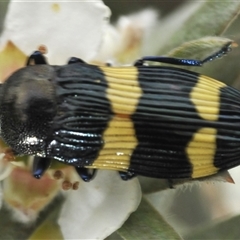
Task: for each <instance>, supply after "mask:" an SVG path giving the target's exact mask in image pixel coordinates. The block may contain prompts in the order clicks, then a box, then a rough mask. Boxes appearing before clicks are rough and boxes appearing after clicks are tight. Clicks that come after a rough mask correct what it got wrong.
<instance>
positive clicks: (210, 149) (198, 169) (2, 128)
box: [0, 42, 240, 181]
mask: <svg viewBox="0 0 240 240" xmlns="http://www.w3.org/2000/svg"><path fill="white" fill-rule="evenodd" d="M230 46H231V42H229V43H228V44H226V45H225V46H224V47H223V48H222V49H221V50H220V51H218V52H216V53H214V54H212V55H211V56H209V57H207V58H206V59H204V60H202V61H198V60H193V59H177V58H169V57H144V58H142V59H140V60H138V61H136V63H135V64H134V66H129V67H111V66H96V65H91V64H88V63H85V62H84V61H82V60H81V59H78V58H71V59H70V60H69V62H68V64H67V65H64V66H51V65H48V64H47V62H46V60H45V58H44V57H43V55H42V53H41V52H40V51H35V52H34V53H33V54H32V55H31V56H30V57H29V59H28V62H27V65H28V66H26V67H24V68H22V69H20V70H18V71H16V72H15V73H13V74H12V75H11V76H10V77H9V78H8V79H7V80H6V81H5V82H4V83H3V84H1V89H0V135H1V138H2V139H3V140H4V141H5V142H6V143H7V144H8V145H9V146H10V148H11V149H12V151H13V152H14V154H16V155H34V156H35V157H34V164H33V175H34V176H35V177H37V178H40V177H41V175H42V174H43V172H44V171H45V170H46V169H47V168H48V167H49V165H50V164H51V160H52V159H55V160H58V161H61V162H63V163H66V164H70V165H72V166H75V167H76V170H77V172H78V173H79V175H80V176H81V177H82V178H83V180H85V181H89V180H91V178H92V177H93V171H92V172H91V171H89V169H111V170H116V171H119V173H120V176H121V177H122V179H124V180H127V179H129V178H131V177H133V176H135V175H143V176H148V177H154V178H165V179H179V178H188V179H195V178H201V177H206V176H210V175H213V174H215V173H217V172H219V171H222V170H225V169H229V168H232V167H234V166H237V165H239V163H240V160H239V156H240V125H239V124H240V105H239V102H240V92H239V91H238V90H236V89H234V88H232V87H230V86H227V85H226V84H224V83H222V82H220V81H217V80H215V79H212V78H210V77H207V76H203V75H201V74H198V73H196V72H192V71H188V70H184V69H181V68H177V67H173V66H145V64H144V63H145V62H147V61H154V62H163V63H169V64H174V65H188V66H201V65H202V64H203V63H205V62H208V61H211V60H213V59H215V58H218V57H220V56H221V55H224V54H226V53H227V52H228V51H229V49H230ZM31 62H33V63H35V64H34V65H33V66H32V65H31V64H30V63H31Z"/></svg>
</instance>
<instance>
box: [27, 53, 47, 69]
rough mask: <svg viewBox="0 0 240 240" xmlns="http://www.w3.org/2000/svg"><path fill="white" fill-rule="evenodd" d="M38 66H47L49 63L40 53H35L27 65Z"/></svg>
mask: <svg viewBox="0 0 240 240" xmlns="http://www.w3.org/2000/svg"><path fill="white" fill-rule="evenodd" d="M38 64H47V61H46V58H45V57H44V56H43V54H42V53H41V52H40V51H35V52H33V53H32V54H31V55H30V57H29V58H28V59H27V63H26V65H27V66H29V65H38Z"/></svg>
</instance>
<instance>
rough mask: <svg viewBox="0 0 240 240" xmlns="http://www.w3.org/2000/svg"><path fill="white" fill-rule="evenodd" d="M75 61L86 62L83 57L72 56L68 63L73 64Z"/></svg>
mask: <svg viewBox="0 0 240 240" xmlns="http://www.w3.org/2000/svg"><path fill="white" fill-rule="evenodd" d="M73 63H85V62H84V61H83V60H82V59H80V58H77V57H71V58H70V59H69V60H68V62H67V64H73Z"/></svg>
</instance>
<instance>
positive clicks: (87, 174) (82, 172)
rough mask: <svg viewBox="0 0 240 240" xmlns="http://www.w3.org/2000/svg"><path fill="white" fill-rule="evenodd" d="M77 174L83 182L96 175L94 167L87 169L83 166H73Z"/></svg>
mask: <svg viewBox="0 0 240 240" xmlns="http://www.w3.org/2000/svg"><path fill="white" fill-rule="evenodd" d="M75 169H76V171H77V173H78V175H79V176H80V177H81V178H82V180H83V181H84V182H90V181H91V180H92V179H93V178H94V177H95V176H96V172H97V170H96V169H93V170H91V169H87V168H83V167H75Z"/></svg>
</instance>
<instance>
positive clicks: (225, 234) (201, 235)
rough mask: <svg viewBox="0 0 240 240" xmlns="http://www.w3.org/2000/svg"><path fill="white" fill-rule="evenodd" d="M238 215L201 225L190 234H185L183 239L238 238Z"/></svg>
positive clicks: (224, 239) (213, 239)
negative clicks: (204, 225)
mask: <svg viewBox="0 0 240 240" xmlns="http://www.w3.org/2000/svg"><path fill="white" fill-rule="evenodd" d="M239 222H240V216H236V217H233V218H230V219H228V220H226V221H223V222H220V223H217V224H211V225H210V226H209V225H208V226H206V227H202V228H200V229H198V230H196V231H194V232H192V233H191V234H189V235H187V236H186V237H185V238H184V239H185V240H196V239H208V240H215V239H218V240H226V239H231V240H234V239H236V240H237V239H239V236H240V228H239Z"/></svg>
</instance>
